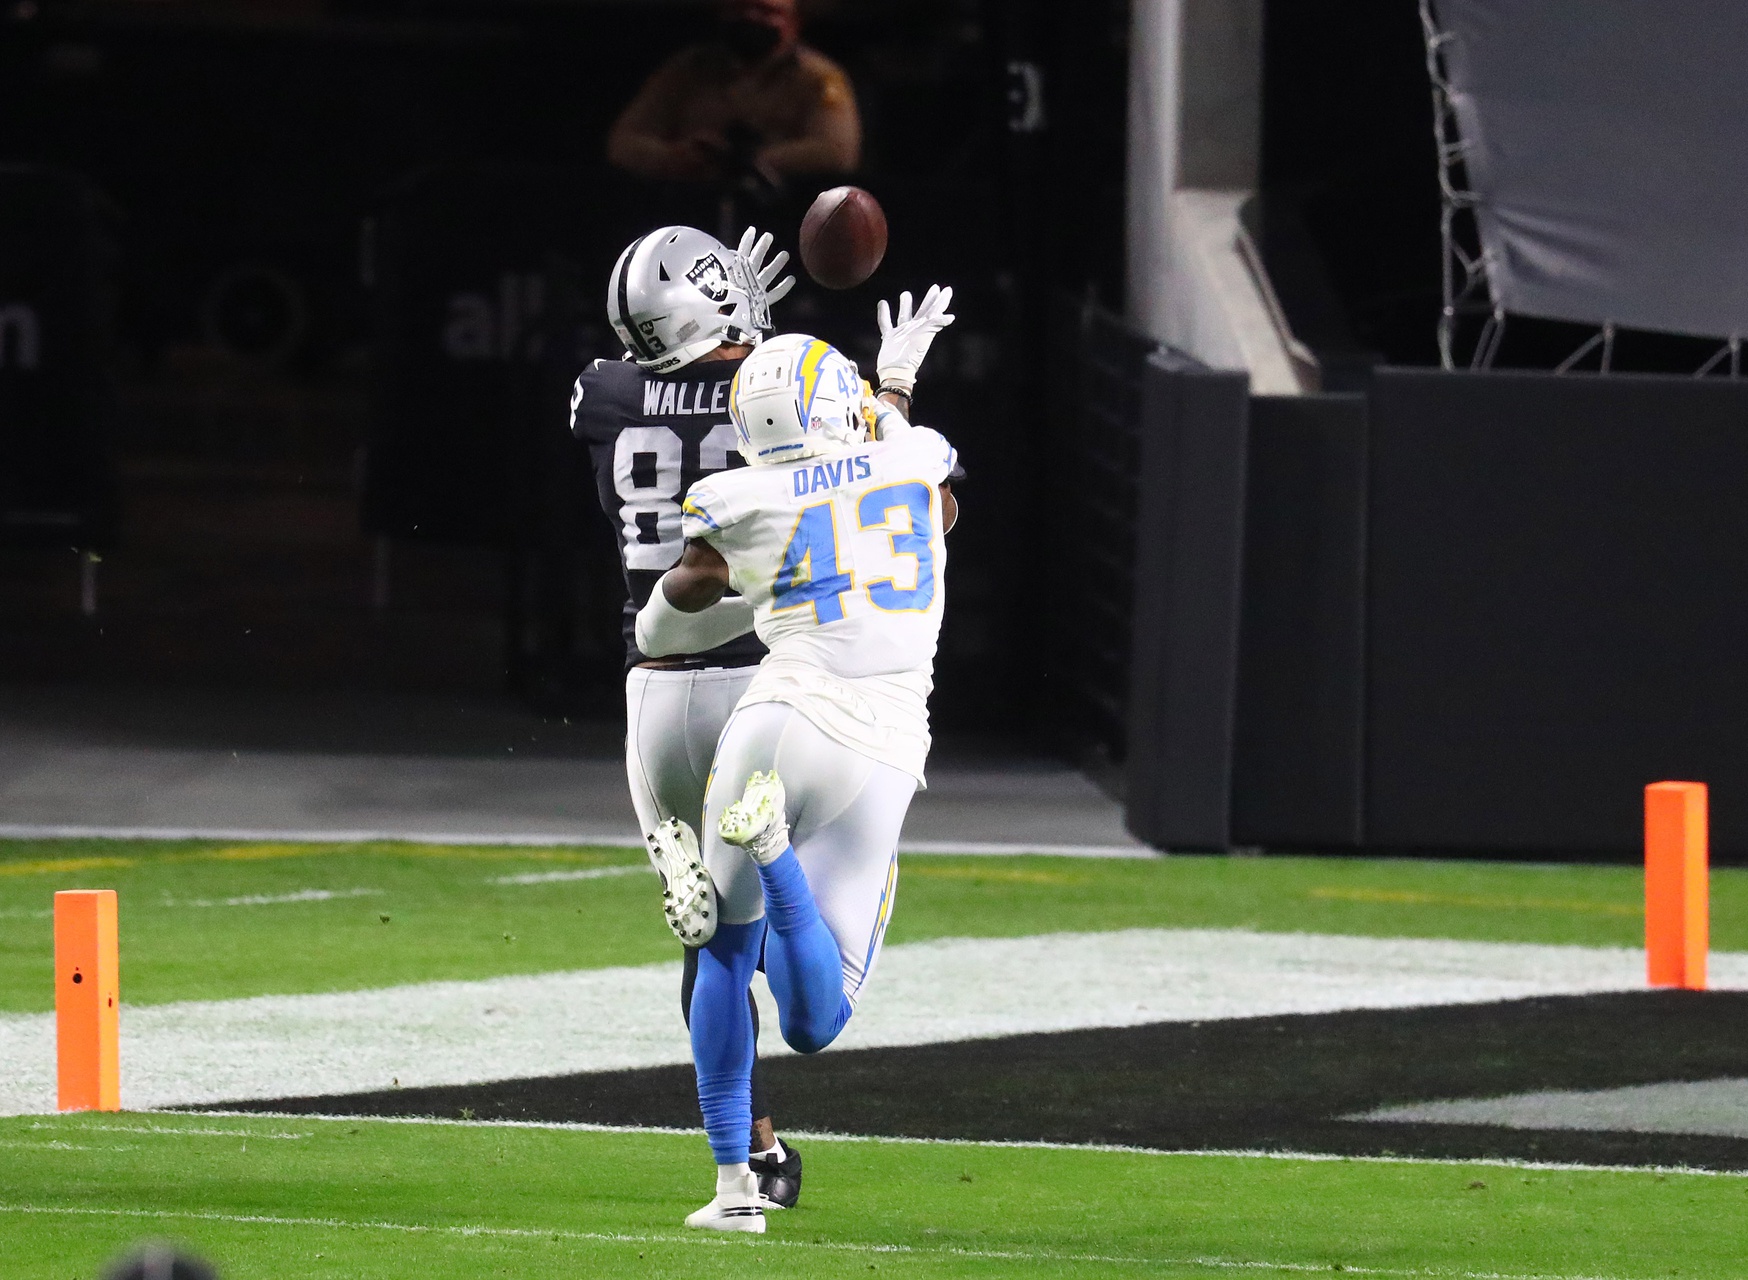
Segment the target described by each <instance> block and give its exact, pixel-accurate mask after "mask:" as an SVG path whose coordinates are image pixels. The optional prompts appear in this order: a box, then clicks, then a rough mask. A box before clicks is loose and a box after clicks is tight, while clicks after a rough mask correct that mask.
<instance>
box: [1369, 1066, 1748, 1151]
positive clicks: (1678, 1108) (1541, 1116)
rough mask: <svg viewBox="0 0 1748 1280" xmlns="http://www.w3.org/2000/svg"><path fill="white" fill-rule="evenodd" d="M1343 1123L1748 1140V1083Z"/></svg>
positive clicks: (1412, 1109)
mask: <svg viewBox="0 0 1748 1280" xmlns="http://www.w3.org/2000/svg"><path fill="white" fill-rule="evenodd" d="M1343 1118H1344V1119H1348V1120H1375V1121H1384V1122H1395V1123H1404V1122H1406V1123H1410V1124H1480V1125H1498V1126H1500V1127H1502V1128H1506V1129H1542V1130H1546V1129H1576V1130H1584V1131H1590V1132H1608V1133H1679V1134H1689V1135H1697V1136H1700V1137H1709V1138H1748V1080H1744V1079H1739V1078H1738V1079H1722V1080H1683V1081H1668V1082H1665V1083H1662V1084H1642V1085H1629V1086H1627V1087H1624V1088H1619V1089H1549V1090H1542V1091H1538V1092H1535V1093H1514V1094H1508V1095H1507V1096H1505V1097H1503V1098H1459V1099H1455V1100H1451V1101H1444V1102H1420V1103H1414V1104H1412V1105H1409V1106H1401V1107H1379V1108H1378V1109H1377V1110H1375V1111H1367V1112H1364V1113H1363V1114H1360V1115H1353V1116H1346V1117H1343Z"/></svg>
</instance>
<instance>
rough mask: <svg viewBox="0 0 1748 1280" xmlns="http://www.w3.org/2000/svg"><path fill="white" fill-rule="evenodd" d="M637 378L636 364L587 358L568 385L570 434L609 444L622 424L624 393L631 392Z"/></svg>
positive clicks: (634, 389)
mask: <svg viewBox="0 0 1748 1280" xmlns="http://www.w3.org/2000/svg"><path fill="white" fill-rule="evenodd" d="M628 375H629V376H628ZM638 380H639V379H638V370H637V366H636V365H627V364H625V363H624V362H623V361H618V360H592V361H590V362H589V367H588V368H586V369H584V370H583V371H582V373H581V374H580V375H578V377H577V380H576V384H575V385H574V386H572V388H571V434H572V435H573V436H575V437H576V438H577V439H578V440H581V441H582V442H583V443H585V444H591V445H601V444H612V443H613V441H614V440H615V439H616V438H617V437H618V435H619V431H620V428H621V427H623V426H624V425H625V421H626V406H627V403H628V397H630V396H635V394H636V384H637V382H638Z"/></svg>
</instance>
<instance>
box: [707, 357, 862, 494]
mask: <svg viewBox="0 0 1748 1280" xmlns="http://www.w3.org/2000/svg"><path fill="white" fill-rule="evenodd" d="M862 386H863V384H862V375H861V374H860V373H859V372H858V371H857V369H856V366H855V363H854V362H853V361H851V360H850V359H849V357H847V356H845V355H844V354H843V352H841V351H839V350H838V349H837V348H836V347H834V346H832V345H831V344H830V343H829V342H821V341H820V340H819V339H818V338H810V337H808V336H807V335H806V334H805V333H786V334H783V335H782V336H781V337H778V338H772V339H770V340H769V341H768V342H766V343H765V344H764V345H763V346H761V347H760V348H759V349H758V350H757V351H755V352H753V353H752V355H750V356H748V357H747V358H746V360H745V361H743V362H742V364H741V367H740V369H739V370H738V371H737V372H736V373H735V375H734V381H733V382H731V383H729V384H728V412H729V415H730V416H731V417H732V418H733V419H734V429H735V434H736V436H737V437H739V448H740V456H741V457H743V458H745V459H746V460H747V462H748V463H749V464H751V465H753V466H764V465H768V464H771V463H778V462H789V461H791V460H792V459H795V458H807V457H811V456H812V455H814V454H816V453H825V452H827V451H828V450H831V449H836V448H839V447H840V446H842V445H846V444H854V443H857V442H859V441H862V440H866V439H867V438H868V436H867V431H868V428H867V423H866V421H865V420H864V419H863V417H862Z"/></svg>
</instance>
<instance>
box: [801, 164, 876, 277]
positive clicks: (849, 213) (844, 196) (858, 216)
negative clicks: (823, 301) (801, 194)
mask: <svg viewBox="0 0 1748 1280" xmlns="http://www.w3.org/2000/svg"><path fill="white" fill-rule="evenodd" d="M885 256H886V213H885V211H884V210H883V209H881V207H880V202H879V201H878V200H876V199H875V198H874V197H873V196H871V195H869V194H868V193H867V192H866V191H864V190H862V188H860V187H833V188H832V189H831V190H830V191H822V192H820V193H819V196H818V197H817V198H816V199H815V200H814V202H813V205H812V207H810V208H809V209H808V211H807V216H806V217H805V218H803V219H802V220H801V265H802V266H804V267H806V268H807V274H808V275H810V276H812V277H813V278H814V280H815V281H817V282H818V283H819V284H822V285H824V286H825V287H826V288H827V289H851V288H854V287H855V286H856V285H859V284H861V283H862V281H864V280H866V279H867V278H868V277H869V276H871V275H873V274H874V270H875V268H876V267H878V266H879V265H880V260H881V259H882V258H884V257H885Z"/></svg>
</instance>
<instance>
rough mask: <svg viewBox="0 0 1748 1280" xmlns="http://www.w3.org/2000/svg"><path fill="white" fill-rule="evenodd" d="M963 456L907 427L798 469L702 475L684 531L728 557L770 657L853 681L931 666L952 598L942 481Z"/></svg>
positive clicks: (927, 670)
mask: <svg viewBox="0 0 1748 1280" xmlns="http://www.w3.org/2000/svg"><path fill="white" fill-rule="evenodd" d="M955 460H956V455H955V453H954V450H953V446H952V445H950V444H948V443H947V441H946V439H945V437H943V436H942V435H941V434H940V433H939V432H937V431H933V430H930V429H929V428H927V427H910V428H908V429H906V430H904V431H902V432H900V433H898V434H895V435H894V436H893V437H891V438H889V439H887V440H883V441H877V442H870V443H867V444H860V445H851V446H847V447H846V448H844V449H841V450H837V451H835V452H832V453H828V454H823V455H816V456H814V457H811V458H808V459H806V460H805V461H802V462H797V463H794V464H790V465H784V464H780V463H779V464H772V465H769V466H759V467H747V468H745V469H743V470H738V471H730V472H724V473H722V474H721V475H716V476H711V477H709V478H707V479H704V480H700V481H699V482H698V483H697V484H694V485H693V486H692V488H691V491H690V492H689V493H688V494H687V497H686V502H685V505H684V507H683V511H684V519H683V522H682V531H683V533H684V534H685V536H686V537H688V538H702V539H704V540H705V541H707V542H709V543H710V544H711V545H712V546H714V547H715V548H716V549H717V550H718V551H720V552H721V553H722V556H723V559H725V560H726V561H728V566H729V582H730V585H731V586H732V587H733V588H734V589H735V590H736V591H738V592H739V593H740V594H741V595H743V596H745V597H746V598H747V599H748V600H749V601H750V602H751V603H752V605H753V608H754V614H753V617H754V624H755V626H756V628H757V631H758V635H759V638H760V639H761V640H763V641H764V642H765V644H766V645H768V646H769V647H770V649H771V655H772V657H771V659H770V660H768V661H769V662H775V661H778V660H788V659H800V660H802V661H804V662H805V663H806V664H807V665H808V666H810V667H812V668H814V669H816V670H820V671H824V672H828V673H830V674H831V675H833V676H836V677H839V678H841V679H845V680H857V679H861V678H864V677H870V676H884V675H894V674H899V673H920V674H923V675H925V676H928V675H932V672H933V669H934V658H935V647H936V644H937V641H938V639H939V636H940V630H941V616H942V610H943V607H944V605H945V594H946V593H945V570H946V563H947V547H946V540H945V538H944V536H943V533H944V531H943V530H942V528H941V496H940V489H939V485H940V484H941V482H942V481H943V480H945V479H946V478H947V476H948V473H949V472H950V471H952V469H953V466H954V464H955Z"/></svg>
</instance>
